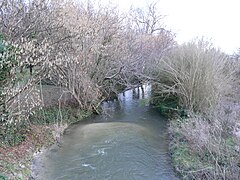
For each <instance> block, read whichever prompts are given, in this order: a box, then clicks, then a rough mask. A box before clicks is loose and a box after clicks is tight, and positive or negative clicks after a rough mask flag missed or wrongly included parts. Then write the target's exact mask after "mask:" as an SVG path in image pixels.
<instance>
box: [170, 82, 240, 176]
mask: <svg viewBox="0 0 240 180" xmlns="http://www.w3.org/2000/svg"><path fill="white" fill-rule="evenodd" d="M239 87H240V86H239V84H237V85H236V84H235V85H234V87H233V93H229V94H228V95H227V96H225V97H223V98H222V100H221V102H220V103H219V105H218V107H217V108H216V109H215V111H214V112H213V113H211V114H205V115H200V114H198V115H196V114H195V115H193V114H192V115H191V117H189V118H177V119H173V120H170V126H169V134H170V139H171V141H170V153H171V157H172V162H173V165H174V167H175V170H176V171H177V172H178V174H179V175H180V176H181V177H182V178H183V179H239V178H240V156H239V153H240V135H239V133H240V129H239V123H240V122H239V115H240V92H239Z"/></svg>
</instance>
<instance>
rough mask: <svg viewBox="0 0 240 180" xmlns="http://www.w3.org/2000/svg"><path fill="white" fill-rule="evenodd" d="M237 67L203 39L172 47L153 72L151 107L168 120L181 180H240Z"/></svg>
mask: <svg viewBox="0 0 240 180" xmlns="http://www.w3.org/2000/svg"><path fill="white" fill-rule="evenodd" d="M237 67H239V65H238V63H237V62H235V61H232V60H231V59H230V58H229V57H228V56H227V55H226V54H224V53H222V52H221V51H219V50H217V49H215V48H213V47H212V46H211V44H210V43H209V42H206V41H203V40H198V41H195V42H190V43H186V44H183V45H181V46H178V47H176V48H175V49H173V50H172V51H171V52H170V54H169V55H168V56H167V57H165V58H163V59H162V61H161V63H159V64H158V65H156V67H155V68H156V69H155V72H158V73H156V74H158V76H157V81H156V82H155V85H154V86H153V88H154V89H153V92H154V94H155V97H154V99H155V104H156V105H157V106H158V107H159V109H160V110H161V111H162V112H163V113H164V114H167V115H169V114H170V115H171V117H170V119H171V120H170V126H169V133H170V137H171V138H170V139H171V142H170V152H171V156H172V161H173V165H174V167H175V169H176V171H177V172H178V173H179V175H180V176H181V177H182V179H239V178H240V155H239V154H240V127H239V124H240V121H239V114H240V111H239V107H240V101H239V100H240V96H239V87H240V86H239V84H238V78H239V77H238V76H237V73H236V72H237V71H238V68H237ZM172 115H173V116H172Z"/></svg>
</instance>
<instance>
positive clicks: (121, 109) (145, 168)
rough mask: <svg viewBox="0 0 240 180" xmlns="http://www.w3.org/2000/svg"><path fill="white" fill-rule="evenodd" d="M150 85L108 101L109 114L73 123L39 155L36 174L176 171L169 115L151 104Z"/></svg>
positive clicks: (166, 175)
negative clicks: (57, 143) (169, 149)
mask: <svg viewBox="0 0 240 180" xmlns="http://www.w3.org/2000/svg"><path fill="white" fill-rule="evenodd" d="M150 89H151V87H150V86H144V87H143V88H142V89H141V88H136V89H133V90H128V91H126V92H124V93H121V94H119V100H118V101H117V100H115V101H111V102H104V103H103V105H102V107H103V110H104V113H103V115H99V116H95V117H91V118H89V119H86V120H85V121H82V122H79V123H77V124H74V125H72V126H70V127H69V128H68V129H67V130H66V131H65V134H64V136H63V138H62V143H61V145H60V146H56V145H55V146H52V147H51V148H50V149H49V150H48V151H46V152H44V153H43V154H41V156H40V157H39V158H36V159H35V161H34V167H35V168H34V174H35V179H44V180H48V179H49V180H54V179H56V180H63V179H64V180H65V179H73V180H91V179H92V180H108V179H109V180H131V179H133V180H135V179H137V180H138V179H139V180H141V179H144V180H146V179H150V180H161V179H163V180H165V179H166V180H167V179H178V178H177V177H176V176H175V173H174V171H173V167H172V165H171V159H170V156H169V153H168V141H167V137H168V136H167V121H166V119H164V118H162V117H161V116H160V114H159V113H158V111H156V110H155V109H154V108H152V107H151V106H149V105H148V98H149V95H150Z"/></svg>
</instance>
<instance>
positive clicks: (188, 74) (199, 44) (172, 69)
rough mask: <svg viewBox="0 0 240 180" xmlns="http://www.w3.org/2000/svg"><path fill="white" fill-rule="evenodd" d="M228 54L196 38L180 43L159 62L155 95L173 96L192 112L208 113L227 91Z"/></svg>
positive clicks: (228, 74)
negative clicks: (195, 39) (192, 40)
mask: <svg viewBox="0 0 240 180" xmlns="http://www.w3.org/2000/svg"><path fill="white" fill-rule="evenodd" d="M228 62H229V61H228V57H227V56H226V55H225V54H223V53H221V52H220V51H219V50H216V49H215V48H213V47H212V45H211V44H210V43H209V42H206V41H203V40H199V41H196V42H190V43H187V44H183V45H180V46H178V47H176V48H174V49H173V50H172V51H171V52H170V54H169V55H168V56H167V57H165V58H163V59H162V60H161V61H159V63H158V65H157V66H156V69H155V71H157V72H158V75H157V86H158V88H157V91H156V90H155V92H157V94H161V95H163V96H176V97H178V99H179V105H180V106H181V107H182V108H184V109H188V110H189V111H194V112H203V113H204V112H208V111H209V110H210V109H213V108H214V107H215V106H216V105H217V103H218V101H219V99H220V98H221V97H222V96H223V95H224V94H225V93H226V92H228V91H229V89H230V86H229V85H230V82H231V80H232V73H233V71H232V70H231V67H230V64H229V63H228Z"/></svg>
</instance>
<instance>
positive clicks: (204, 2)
mask: <svg viewBox="0 0 240 180" xmlns="http://www.w3.org/2000/svg"><path fill="white" fill-rule="evenodd" d="M102 1H104V0H102ZM110 2H112V3H116V4H118V5H119V7H120V9H123V10H127V9H129V7H130V6H131V5H133V6H134V7H140V8H141V7H144V6H146V4H148V3H150V2H151V0H110ZM155 2H158V9H159V11H160V13H161V14H162V15H166V17H165V18H164V19H163V22H164V25H165V26H166V29H168V30H172V31H173V32H174V33H176V40H177V42H178V43H179V44H181V43H183V42H188V41H190V40H192V39H194V38H196V37H200V38H201V37H203V36H204V37H205V38H207V39H210V40H211V41H212V42H213V44H214V46H215V47H217V48H220V49H221V50H222V51H224V52H226V53H229V54H232V53H234V52H236V51H237V49H238V48H240V0H159V1H156V0H155Z"/></svg>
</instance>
